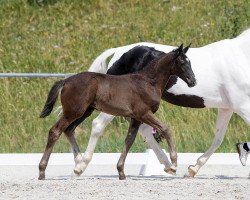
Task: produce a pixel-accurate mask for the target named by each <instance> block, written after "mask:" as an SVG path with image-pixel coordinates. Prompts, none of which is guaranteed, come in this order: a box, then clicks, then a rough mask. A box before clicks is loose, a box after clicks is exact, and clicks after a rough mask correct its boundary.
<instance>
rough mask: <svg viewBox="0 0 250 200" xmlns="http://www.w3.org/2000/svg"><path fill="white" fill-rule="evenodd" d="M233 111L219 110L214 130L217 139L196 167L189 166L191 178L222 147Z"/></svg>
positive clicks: (200, 158)
mask: <svg viewBox="0 0 250 200" xmlns="http://www.w3.org/2000/svg"><path fill="white" fill-rule="evenodd" d="M232 114H233V111H232V110H231V109H218V115H217V120H216V129H215V130H214V134H215V137H214V139H213V142H212V145H211V146H210V148H209V149H208V150H207V151H206V152H205V153H204V154H203V155H202V156H201V157H199V158H198V159H197V163H196V165H195V166H189V168H188V172H189V176H190V177H194V176H195V175H196V174H197V172H198V171H199V169H200V168H201V167H202V166H203V165H204V164H205V163H206V162H207V160H208V159H209V157H210V156H211V155H212V154H213V153H214V152H215V151H216V149H218V148H219V146H220V145H221V143H222V141H223V139H224V135H225V132H226V129H227V125H228V123H229V120H230V118H231V117H232Z"/></svg>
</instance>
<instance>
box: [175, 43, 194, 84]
mask: <svg viewBox="0 0 250 200" xmlns="http://www.w3.org/2000/svg"><path fill="white" fill-rule="evenodd" d="M189 47H190V45H189V46H187V47H185V48H184V49H183V45H181V46H180V47H178V48H177V49H175V50H173V53H174V54H175V55H174V64H173V66H172V69H171V74H172V75H176V76H178V77H180V78H181V79H182V80H183V81H185V82H186V83H187V85H188V86H189V87H193V86H195V85H196V80H195V76H194V72H193V70H192V68H191V63H190V61H189V59H188V57H187V56H186V55H185V54H186V53H187V51H188V49H189Z"/></svg>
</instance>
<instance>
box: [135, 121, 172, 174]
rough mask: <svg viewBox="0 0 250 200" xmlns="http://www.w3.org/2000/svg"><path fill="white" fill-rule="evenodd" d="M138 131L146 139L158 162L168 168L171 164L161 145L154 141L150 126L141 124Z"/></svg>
mask: <svg viewBox="0 0 250 200" xmlns="http://www.w3.org/2000/svg"><path fill="white" fill-rule="evenodd" d="M139 133H140V134H141V135H142V136H143V137H144V138H145V139H146V142H147V143H148V145H149V146H150V148H152V149H153V151H154V153H155V155H156V156H157V158H158V160H159V162H160V163H161V164H164V165H165V168H166V169H167V168H169V167H171V166H172V164H171V163H170V162H169V160H168V157H167V155H166V154H165V153H164V152H163V151H162V149H161V146H160V145H159V144H158V143H157V142H156V140H155V138H154V136H153V134H152V127H151V126H149V125H147V124H142V125H141V126H140V129H139Z"/></svg>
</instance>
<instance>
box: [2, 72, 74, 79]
mask: <svg viewBox="0 0 250 200" xmlns="http://www.w3.org/2000/svg"><path fill="white" fill-rule="evenodd" d="M70 75H73V74H60V73H59V74H57V73H0V78H5V77H8V78H14V77H30V78H32V77H34V78H35V77H45V78H46V77H48V78H49V77H58V78H65V77H68V76H70Z"/></svg>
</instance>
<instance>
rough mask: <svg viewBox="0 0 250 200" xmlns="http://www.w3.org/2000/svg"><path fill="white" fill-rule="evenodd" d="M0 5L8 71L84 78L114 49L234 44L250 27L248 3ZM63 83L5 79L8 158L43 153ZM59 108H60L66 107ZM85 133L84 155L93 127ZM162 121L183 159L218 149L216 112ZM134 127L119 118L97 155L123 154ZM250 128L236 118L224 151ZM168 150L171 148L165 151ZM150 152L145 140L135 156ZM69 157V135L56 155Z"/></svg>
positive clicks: (1, 124)
mask: <svg viewBox="0 0 250 200" xmlns="http://www.w3.org/2000/svg"><path fill="white" fill-rule="evenodd" d="M37 1H38V2H41V4H43V6H39V5H37V4H36V0H28V1H24V0H0V72H43V73H76V72H81V71H84V70H87V69H88V67H89V66H90V64H91V62H92V61H93V60H94V59H95V57H96V56H98V55H99V54H100V53H101V52H102V51H104V50H105V49H107V48H111V47H116V46H120V45H126V44H130V43H134V42H139V41H151V42H156V43H164V44H169V45H175V46H176V45H179V44H181V43H184V44H189V43H190V42H192V46H193V47H199V46H202V45H206V44H209V43H212V42H215V41H218V40H221V39H224V38H233V37H235V36H237V35H238V34H239V33H241V32H242V31H243V30H245V29H246V28H247V27H248V26H249V24H250V18H249V17H250V16H249V13H250V12H249V11H250V1H248V0H238V1H233V0H228V1H226V0H225V1H224V0H220V1H218V0H203V1H197V0H186V1H181V0H162V1H158V0H145V1H143V0H124V1H121V0H118V1H117V0H84V1H80V0H79V1H77V0H60V1H59V0H58V1H56V0H37ZM55 80H57V79H55V78H32V79H29V78H1V79H0V94H1V95H0V105H1V106H0V136H1V140H0V152H1V153H4V152H42V151H43V150H44V147H45V143H46V141H47V133H48V130H49V128H50V127H51V126H52V124H53V123H54V122H55V121H56V114H52V115H51V116H49V117H48V118H46V119H40V118H39V113H40V111H41V109H42V107H43V105H44V102H45V100H46V97H47V92H48V90H49V89H50V87H51V85H52V84H53V82H54V81H55ZM58 105H59V104H58ZM97 114H98V112H95V113H94V115H93V116H92V117H91V118H89V119H87V120H86V121H85V122H84V123H83V124H82V125H81V126H80V128H79V129H78V132H80V134H79V137H78V141H79V144H80V148H81V150H82V151H84V149H85V147H86V144H87V141H88V138H89V133H90V128H91V120H92V119H93V118H94V117H95V116H96V115H97ZM157 115H158V116H159V117H160V118H161V119H162V120H164V122H166V123H167V124H168V125H169V126H170V127H171V129H172V130H173V132H174V141H175V145H176V148H177V151H178V152H204V151H205V150H206V149H207V148H208V147H209V146H210V144H211V140H212V138H213V127H214V122H215V117H216V110H213V109H209V110H208V109H201V110H199V109H187V108H182V107H176V106H172V105H170V104H167V103H162V105H161V107H160V109H159V111H158V112H157ZM127 127H128V124H127V122H126V121H125V120H124V119H123V118H120V117H118V118H117V119H115V120H114V121H113V122H112V124H110V125H109V126H108V127H107V129H106V132H105V134H104V136H103V137H102V138H101V139H100V141H99V143H98V146H97V152H120V151H121V149H122V145H123V141H124V137H125V135H126V130H127ZM249 133H250V128H249V127H248V126H247V125H246V124H245V123H244V122H243V121H242V120H241V119H240V118H239V117H238V116H236V115H235V116H233V118H232V119H231V122H230V125H229V128H228V130H227V134H226V137H225V140H224V142H223V144H222V146H221V147H220V148H219V150H218V152H235V145H234V144H235V143H236V142H237V141H238V140H240V141H245V140H250V134H249ZM164 147H166V146H165V145H164ZM146 148H147V146H146V144H145V143H144V142H143V139H142V138H141V137H137V139H136V142H135V144H134V146H133V147H132V151H133V152H142V151H144V150H145V149H146ZM54 151H55V152H68V151H69V144H68V142H67V141H66V139H65V137H64V136H63V137H62V138H60V140H59V141H58V143H57V144H56V146H55V149H54Z"/></svg>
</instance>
